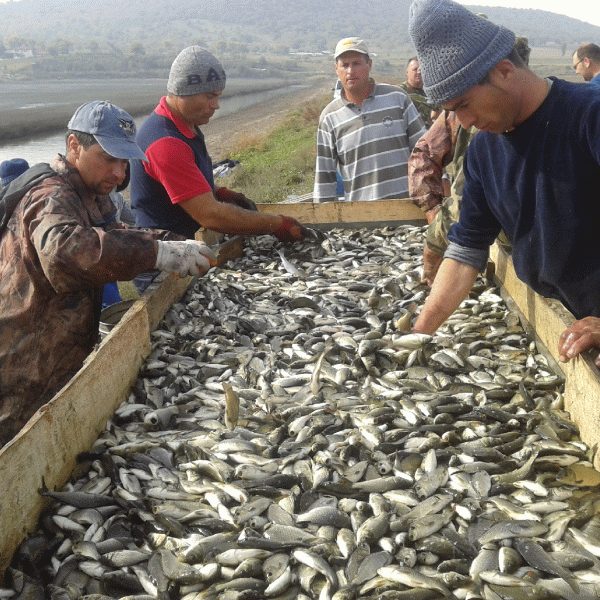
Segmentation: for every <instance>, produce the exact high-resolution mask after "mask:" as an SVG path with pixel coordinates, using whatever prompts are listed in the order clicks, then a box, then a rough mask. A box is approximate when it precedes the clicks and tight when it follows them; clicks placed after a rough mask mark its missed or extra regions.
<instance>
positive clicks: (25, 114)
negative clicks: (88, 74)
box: [0, 78, 298, 143]
mask: <svg viewBox="0 0 600 600" xmlns="http://www.w3.org/2000/svg"><path fill="white" fill-rule="evenodd" d="M294 85H298V82H297V81H295V80H284V79H273V78H272V79H268V80H260V79H257V80H254V79H232V80H230V81H228V82H227V87H226V88H225V91H224V92H223V98H230V97H234V96H244V95H246V94H252V93H257V92H261V91H268V90H274V89H279V88H282V87H292V86H294ZM165 94H166V81H165V80H163V79H144V80H112V81H110V82H107V81H104V80H86V81H79V80H70V81H62V80H61V81H54V82H50V83H49V82H34V81H28V82H20V83H18V84H13V85H12V86H9V87H5V88H4V89H2V90H0V110H1V111H2V120H1V125H0V143H2V142H14V141H15V140H19V139H21V138H22V139H23V140H25V141H28V140H31V139H32V138H35V137H39V136H46V135H52V134H54V133H61V132H63V131H65V127H66V124H67V123H68V122H69V119H70V118H71V117H72V116H73V113H74V112H75V110H76V109H77V107H79V106H81V104H83V103H85V102H89V101H90V100H95V99H102V100H108V101H109V102H112V103H113V104H116V105H117V106H119V107H121V108H123V109H124V110H126V111H127V112H128V113H129V114H130V115H131V116H132V117H139V116H143V115H147V114H149V113H151V112H152V111H153V110H154V108H156V105H157V104H158V102H159V100H160V98H161V97H162V96H164V95H165ZM24 98H25V99H31V102H30V103H28V104H27V103H24V100H23V99H24ZM39 98H43V100H44V103H43V104H41V103H37V102H36V101H37V100H38V99H39Z"/></svg>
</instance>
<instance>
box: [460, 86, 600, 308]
mask: <svg viewBox="0 0 600 600" xmlns="http://www.w3.org/2000/svg"><path fill="white" fill-rule="evenodd" d="M464 171H465V180H466V181H465V187H464V192H463V204H462V209H461V214H460V219H459V222H458V223H455V224H454V225H453V226H452V227H451V228H450V231H449V234H448V240H449V241H450V242H451V243H454V244H457V245H458V246H461V247H464V248H469V249H475V250H482V251H487V248H488V247H489V246H490V245H491V244H492V243H493V241H494V239H495V238H496V236H497V235H498V233H499V232H500V229H503V230H504V231H505V232H506V233H507V234H508V236H509V237H510V239H511V240H512V244H513V251H512V252H513V256H512V258H513V263H514V267H515V271H516V273H517V276H518V277H519V278H520V279H521V280H522V281H524V282H525V283H527V284H528V285H529V286H530V287H532V288H533V289H534V290H535V291H536V292H538V293H539V294H541V295H542V296H546V297H550V298H556V299H558V300H560V301H561V302H562V303H563V304H564V305H565V306H566V307H567V308H568V309H569V310H570V311H571V312H572V313H573V314H574V315H575V316H576V317H577V318H583V317H585V316H588V315H591V316H600V94H598V92H597V91H596V89H594V87H593V86H589V85H582V84H576V83H569V82H566V81H562V80H558V79H554V78H553V84H552V86H551V88H550V91H549V93H548V96H547V97H546V99H545V100H544V102H543V103H542V105H541V106H540V107H539V108H538V109H537V110H536V111H535V112H534V113H533V115H531V116H530V117H529V118H528V119H527V120H526V121H525V122H523V123H522V124H521V125H519V126H518V127H517V128H515V129H514V130H513V131H511V132H509V133H505V134H491V133H485V132H480V133H478V134H477V135H476V136H475V138H474V139H473V141H472V142H471V144H470V146H469V148H468V150H467V154H466V156H465V161H464Z"/></svg>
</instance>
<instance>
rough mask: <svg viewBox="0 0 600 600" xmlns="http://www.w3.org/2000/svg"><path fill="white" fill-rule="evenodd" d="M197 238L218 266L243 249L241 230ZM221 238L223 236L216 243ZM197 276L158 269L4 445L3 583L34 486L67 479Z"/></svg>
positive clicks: (31, 516) (29, 518) (0, 462)
mask: <svg viewBox="0 0 600 600" xmlns="http://www.w3.org/2000/svg"><path fill="white" fill-rule="evenodd" d="M198 239H202V240H206V242H207V243H209V244H210V245H215V246H216V247H217V248H218V249H219V262H218V265H219V266H223V265H224V264H225V263H226V262H227V261H229V260H231V259H232V258H235V257H237V256H240V255H241V253H242V249H243V237H241V236H236V237H234V238H231V239H229V240H227V241H225V242H222V239H223V235H222V234H219V233H216V232H210V231H202V232H199V235H198ZM219 242H221V243H219ZM193 279H194V278H193V277H177V276H175V275H166V274H163V275H160V276H159V277H158V278H157V279H156V280H155V281H154V282H153V283H152V285H150V287H149V288H148V289H147V290H146V291H145V292H144V293H143V294H142V296H141V297H140V299H139V300H137V301H136V302H135V303H134V304H133V305H132V307H131V308H130V309H129V310H128V311H127V312H126V313H125V315H123V317H122V319H121V320H120V322H119V323H118V324H117V325H116V326H115V327H114V328H113V329H112V330H111V331H110V332H109V333H108V335H107V336H106V337H105V338H104V340H103V341H102V343H101V344H100V345H99V346H98V347H97V348H96V349H95V350H94V352H92V353H91V354H90V356H89V357H88V358H87V360H86V361H85V363H84V365H83V366H82V368H81V369H80V370H79V371H78V372H77V374H76V375H75V376H74V377H73V378H72V379H71V380H70V381H69V382H68V383H67V385H65V387H63V388H62V389H61V390H60V391H59V392H58V393H57V394H56V396H54V398H52V400H51V401H50V402H48V404H45V405H44V406H43V407H42V408H40V410H39V411H37V412H36V414H35V415H34V416H33V417H32V418H31V419H30V420H29V422H28V423H27V424H26V425H25V427H24V428H23V429H22V430H21V431H20V432H19V434H18V435H17V436H16V437H15V438H14V439H13V440H12V441H11V442H10V443H9V444H7V445H6V446H4V447H3V448H2V449H1V450H0V481H2V482H3V483H4V492H3V494H0V531H2V537H1V538H0V585H1V584H2V574H3V573H4V571H5V570H6V568H7V566H8V564H9V562H10V559H11V557H12V555H13V554H14V552H15V550H16V549H17V547H18V546H19V544H20V543H21V541H22V540H23V539H25V537H27V535H29V534H30V533H31V532H33V531H34V530H35V528H36V526H37V518H38V515H39V513H40V510H41V509H42V506H43V503H44V499H43V497H42V496H40V495H39V494H38V493H37V490H39V489H40V488H41V487H42V484H43V482H44V483H45V485H46V487H48V489H58V488H60V487H62V486H63V485H64V483H65V482H66V481H67V479H68V478H69V476H70V475H71V473H72V471H73V469H74V468H75V467H76V464H77V463H76V457H77V455H78V454H79V453H81V452H83V451H84V450H87V449H89V448H90V446H91V445H92V444H93V442H94V441H95V440H96V439H97V438H98V435H99V434H100V432H101V431H102V430H103V429H104V428H105V427H106V421H107V419H109V418H110V417H111V416H112V414H113V413H114V411H115V409H116V408H117V407H118V406H119V404H121V402H123V400H125V399H126V397H127V394H128V392H129V389H130V388H131V386H132V385H133V383H135V381H136V379H137V376H138V372H139V370H140V367H141V366H142V364H143V362H144V360H145V359H146V357H147V356H148V354H149V353H150V351H151V341H150V333H151V332H152V331H154V329H156V327H157V326H158V324H159V322H160V320H161V319H162V318H163V316H164V314H165V313H166V312H167V310H168V309H169V308H170V307H171V305H172V304H173V303H174V302H176V301H177V300H179V298H181V296H182V295H183V294H184V292H185V291H186V290H187V288H188V286H189V285H190V283H191V282H192V281H193Z"/></svg>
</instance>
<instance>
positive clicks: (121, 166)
mask: <svg viewBox="0 0 600 600" xmlns="http://www.w3.org/2000/svg"><path fill="white" fill-rule="evenodd" d="M128 165H129V161H127V160H120V161H117V162H116V163H115V165H114V169H113V171H114V173H115V175H116V176H117V177H118V178H119V179H120V180H121V181H122V180H123V179H125V175H127V167H128Z"/></svg>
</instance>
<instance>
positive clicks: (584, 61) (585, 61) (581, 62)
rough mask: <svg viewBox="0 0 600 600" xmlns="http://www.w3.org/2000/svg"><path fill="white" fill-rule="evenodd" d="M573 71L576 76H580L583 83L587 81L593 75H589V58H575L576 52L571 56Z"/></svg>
mask: <svg viewBox="0 0 600 600" xmlns="http://www.w3.org/2000/svg"><path fill="white" fill-rule="evenodd" d="M573 69H575V73H577V75H581V77H583V79H584V80H585V81H589V80H590V79H591V78H592V77H593V76H594V74H593V73H591V69H590V60H589V58H581V59H579V58H577V52H575V53H574V54H573Z"/></svg>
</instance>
